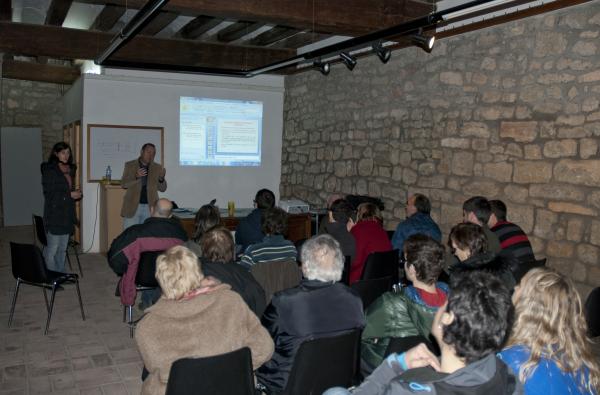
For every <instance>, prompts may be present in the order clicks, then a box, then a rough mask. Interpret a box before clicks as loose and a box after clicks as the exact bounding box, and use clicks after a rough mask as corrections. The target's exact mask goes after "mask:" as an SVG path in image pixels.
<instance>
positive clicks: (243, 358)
mask: <svg viewBox="0 0 600 395" xmlns="http://www.w3.org/2000/svg"><path fill="white" fill-rule="evenodd" d="M202 394H206V395H209V394H232V395H233V394H236V395H237V394H239V395H253V394H254V377H253V374H252V355H251V352H250V349H249V348H248V347H244V348H240V349H239V350H237V351H232V352H229V353H227V354H221V355H215V356H214V357H207V358H182V359H178V360H177V361H175V362H173V365H171V371H170V372H169V381H168V382H167V391H166V395H202Z"/></svg>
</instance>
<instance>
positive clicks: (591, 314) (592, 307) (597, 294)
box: [585, 287, 600, 337]
mask: <svg viewBox="0 0 600 395" xmlns="http://www.w3.org/2000/svg"><path fill="white" fill-rule="evenodd" d="M585 319H586V321H587V324H588V333H589V335H590V337H596V336H600V287H596V288H594V289H593V290H592V292H590V294H589V296H588V298H587V300H586V301H585Z"/></svg>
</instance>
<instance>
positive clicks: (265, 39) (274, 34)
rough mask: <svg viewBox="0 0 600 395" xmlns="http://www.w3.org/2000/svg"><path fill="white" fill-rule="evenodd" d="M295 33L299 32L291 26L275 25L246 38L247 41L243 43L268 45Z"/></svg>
mask: <svg viewBox="0 0 600 395" xmlns="http://www.w3.org/2000/svg"><path fill="white" fill-rule="evenodd" d="M297 33H299V32H298V30H296V29H293V28H291V27H285V26H275V27H274V28H272V29H271V30H268V31H266V32H264V33H261V34H259V35H258V36H256V37H254V38H253V39H251V40H248V42H246V43H244V44H247V45H258V46H264V45H269V44H273V43H274V42H277V41H280V40H284V39H286V38H288V37H291V36H293V35H294V34H297Z"/></svg>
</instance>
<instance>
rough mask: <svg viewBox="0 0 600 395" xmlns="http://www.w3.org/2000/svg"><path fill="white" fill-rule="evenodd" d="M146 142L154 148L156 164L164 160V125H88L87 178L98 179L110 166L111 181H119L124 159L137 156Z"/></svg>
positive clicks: (88, 179) (125, 160)
mask: <svg viewBox="0 0 600 395" xmlns="http://www.w3.org/2000/svg"><path fill="white" fill-rule="evenodd" d="M146 143H152V144H154V146H155V147H156V157H155V158H154V161H155V162H156V163H164V128H162V127H155V126H124V125H96V124H89V125H88V127H87V181H88V182H100V181H101V180H102V177H104V176H105V174H106V168H107V167H108V166H110V168H111V171H112V174H111V179H112V180H120V179H121V176H122V175H123V167H124V165H125V162H128V161H130V160H133V159H136V158H138V157H139V156H140V150H141V148H142V146H143V145H144V144H146Z"/></svg>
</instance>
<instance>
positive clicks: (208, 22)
mask: <svg viewBox="0 0 600 395" xmlns="http://www.w3.org/2000/svg"><path fill="white" fill-rule="evenodd" d="M221 22H223V19H220V18H214V17H212V16H206V15H200V16H197V17H196V18H194V19H192V20H191V21H189V22H188V23H187V24H186V25H185V26H183V27H182V28H181V29H180V30H179V31H178V32H177V33H175V37H181V38H185V39H188V40H195V39H197V38H198V37H200V36H202V35H203V34H204V33H206V32H207V31H209V30H210V29H212V28H213V27H215V26H217V25H218V24H219V23H221Z"/></svg>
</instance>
